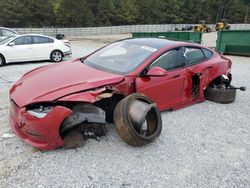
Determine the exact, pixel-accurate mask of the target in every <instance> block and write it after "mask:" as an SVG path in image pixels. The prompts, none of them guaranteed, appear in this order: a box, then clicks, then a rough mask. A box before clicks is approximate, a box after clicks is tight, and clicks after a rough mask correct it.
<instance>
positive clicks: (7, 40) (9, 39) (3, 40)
mask: <svg viewBox="0 0 250 188" xmlns="http://www.w3.org/2000/svg"><path fill="white" fill-rule="evenodd" d="M13 38H14V37H7V38H4V39H2V40H0V45H3V44H6V43H7V42H9V41H11V40H12V39H13Z"/></svg>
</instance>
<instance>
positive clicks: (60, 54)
mask: <svg viewBox="0 0 250 188" xmlns="http://www.w3.org/2000/svg"><path fill="white" fill-rule="evenodd" d="M53 55H55V56H58V57H53ZM50 60H51V61H52V62H56V63H58V62H61V61H62V60H63V53H62V52H61V51H60V50H53V51H52V52H51V53H50Z"/></svg>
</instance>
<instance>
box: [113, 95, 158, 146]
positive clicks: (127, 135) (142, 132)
mask: <svg viewBox="0 0 250 188" xmlns="http://www.w3.org/2000/svg"><path fill="white" fill-rule="evenodd" d="M114 123H115V127H116V132H117V134H118V135H119V136H120V137H121V139H122V140H123V141H124V142H126V143H127V144H129V145H133V146H141V145H145V144H148V143H150V142H152V141H153V140H154V139H155V138H156V137H158V136H159V135H160V134H161V130H162V119H161V115H160V112H159V110H158V109H157V107H156V105H155V104H154V103H153V102H152V101H151V100H150V99H149V98H147V97H146V96H144V95H141V94H137V93H135V94H132V95H130V96H128V97H126V98H124V99H123V100H121V101H120V102H119V103H118V104H117V106H116V108H115V111H114Z"/></svg>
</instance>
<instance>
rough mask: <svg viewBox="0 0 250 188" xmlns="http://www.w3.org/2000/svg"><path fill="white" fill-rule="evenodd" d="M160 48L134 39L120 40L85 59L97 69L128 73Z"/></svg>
mask: <svg viewBox="0 0 250 188" xmlns="http://www.w3.org/2000/svg"><path fill="white" fill-rule="evenodd" d="M157 50H158V49H156V48H154V47H150V46H146V45H143V44H138V43H136V42H132V41H129V40H127V41H120V42H116V43H113V44H111V45H108V46H106V47H104V48H103V49H101V50H99V51H97V52H96V53H94V54H92V55H91V56H89V57H88V58H87V59H85V60H84V63H85V64H87V65H89V66H91V67H94V68H96V69H100V70H104V71H107V72H112V73H117V74H127V73H129V72H131V71H133V70H135V69H136V68H137V67H138V66H140V65H141V64H142V63H143V62H144V60H145V59H147V58H148V57H150V56H151V55H152V54H153V53H155V52H156V51H157Z"/></svg>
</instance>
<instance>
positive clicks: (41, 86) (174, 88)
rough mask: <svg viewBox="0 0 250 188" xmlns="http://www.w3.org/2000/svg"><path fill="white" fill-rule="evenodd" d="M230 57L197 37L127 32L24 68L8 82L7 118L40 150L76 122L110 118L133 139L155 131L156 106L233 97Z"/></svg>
mask: <svg viewBox="0 0 250 188" xmlns="http://www.w3.org/2000/svg"><path fill="white" fill-rule="evenodd" d="M231 64H232V63H231V61H230V60H229V59H227V58H225V57H224V56H222V55H220V54H218V53H216V52H215V51H213V50H211V49H209V48H207V47H204V46H202V45H198V44H192V43H184V42H175V41H169V40H165V39H157V38H155V39H153V38H147V39H126V40H122V41H118V42H115V43H112V44H110V45H107V46H105V47H104V48H101V49H99V50H98V51H96V52H94V53H92V54H90V55H88V56H86V57H84V58H81V59H77V60H74V61H72V62H64V63H60V64H54V65H47V66H43V67H40V68H37V69H35V70H32V71H30V72H28V73H26V74H25V75H24V76H23V77H22V78H21V79H20V80H19V81H17V82H16V83H15V84H14V86H13V87H12V88H11V90H10V100H11V108H10V125H11V127H12V129H13V131H14V132H15V133H16V134H17V135H18V136H19V137H20V138H21V139H22V140H23V141H24V142H26V143H28V144H31V145H32V146H34V147H37V148H39V149H43V150H49V149H54V148H58V147H61V146H63V145H64V138H65V137H66V136H67V134H69V132H70V130H72V129H74V128H75V127H79V126H80V127H84V126H86V125H87V126H88V127H89V126H93V127H94V126H95V127H96V126H97V127H98V126H101V125H103V124H105V122H106V121H112V120H114V124H115V126H116V130H117V133H118V134H119V136H120V137H121V138H122V140H124V141H125V142H126V143H128V144H130V145H136V146H138V145H144V144H147V143H149V142H152V141H153V140H154V139H155V138H156V137H157V136H159V135H160V133H161V129H162V122H161V116H160V113H159V111H164V110H168V109H170V110H175V109H178V108H182V107H185V106H188V105H191V104H194V103H199V102H202V101H204V100H205V98H207V99H208V100H211V101H215V102H220V103H230V102H233V101H234V100H235V94H236V90H235V89H236V88H234V87H232V86H230V81H231V78H232V76H231V74H230V71H231Z"/></svg>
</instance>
